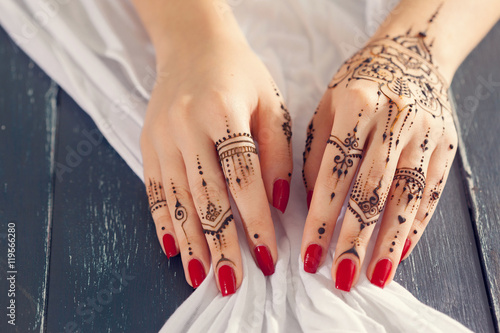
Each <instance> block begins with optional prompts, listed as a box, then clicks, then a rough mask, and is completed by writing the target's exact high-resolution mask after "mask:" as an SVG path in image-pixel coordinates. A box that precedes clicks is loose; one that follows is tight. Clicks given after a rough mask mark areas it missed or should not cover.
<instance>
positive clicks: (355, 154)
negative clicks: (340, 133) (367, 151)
mask: <svg viewBox="0 0 500 333" xmlns="http://www.w3.org/2000/svg"><path fill="white" fill-rule="evenodd" d="M357 131H358V124H356V126H355V127H354V129H353V134H352V135H351V133H347V137H346V138H345V139H344V141H342V140H340V139H339V138H338V137H337V136H335V135H330V138H329V139H328V140H327V142H326V143H327V144H331V145H333V146H334V147H336V148H337V149H338V150H339V151H340V152H339V154H338V155H335V157H334V158H333V162H334V163H335V165H334V166H333V169H332V173H333V174H336V175H337V178H340V177H341V176H342V175H344V177H345V176H347V173H348V171H349V168H351V167H352V166H353V165H354V159H361V157H363V150H362V149H359V148H358V146H359V139H358V137H357V136H356V133H357Z"/></svg>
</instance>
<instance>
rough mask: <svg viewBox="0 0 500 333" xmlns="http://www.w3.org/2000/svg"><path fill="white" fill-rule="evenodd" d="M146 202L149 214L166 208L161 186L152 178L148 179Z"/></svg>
mask: <svg viewBox="0 0 500 333" xmlns="http://www.w3.org/2000/svg"><path fill="white" fill-rule="evenodd" d="M148 201H149V211H150V212H151V214H153V213H154V212H155V211H157V210H158V209H160V208H162V207H167V200H166V199H165V192H164V191H163V185H162V184H161V182H160V181H159V182H156V180H155V179H154V178H149V184H148Z"/></svg>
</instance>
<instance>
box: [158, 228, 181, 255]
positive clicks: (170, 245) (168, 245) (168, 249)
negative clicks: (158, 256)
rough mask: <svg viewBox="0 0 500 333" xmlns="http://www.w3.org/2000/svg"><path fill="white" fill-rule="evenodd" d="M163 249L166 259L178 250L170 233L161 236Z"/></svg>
mask: <svg viewBox="0 0 500 333" xmlns="http://www.w3.org/2000/svg"><path fill="white" fill-rule="evenodd" d="M162 243H163V250H164V251H165V255H166V256H167V259H170V258H171V257H174V256H176V255H177V254H178V253H179V252H178V251H177V247H176V246H175V239H174V237H173V236H172V235H171V234H168V233H167V234H165V235H163V238H162Z"/></svg>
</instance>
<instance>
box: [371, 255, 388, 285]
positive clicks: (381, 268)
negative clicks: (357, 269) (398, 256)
mask: <svg viewBox="0 0 500 333" xmlns="http://www.w3.org/2000/svg"><path fill="white" fill-rule="evenodd" d="M391 271H392V261H391V260H390V259H388V258H384V259H380V260H379V261H378V262H377V264H376V265H375V269H374V270H373V273H372V277H371V279H370V282H371V283H372V284H373V285H375V286H377V287H379V288H382V289H383V288H384V287H385V285H386V283H387V280H388V279H389V276H390V275H391Z"/></svg>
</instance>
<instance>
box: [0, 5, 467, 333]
mask: <svg viewBox="0 0 500 333" xmlns="http://www.w3.org/2000/svg"><path fill="white" fill-rule="evenodd" d="M393 2H394V1H393ZM214 3H215V4H217V2H214ZM228 3H229V4H230V6H231V8H232V9H233V10H234V12H235V14H236V17H237V19H238V21H239V23H240V25H241V27H242V29H243V31H244V33H245V35H246V36H247V38H248V40H249V43H250V44H251V46H252V47H253V49H254V50H255V52H256V53H257V54H258V55H259V56H260V57H261V58H262V60H263V61H264V63H265V64H266V65H267V66H268V68H269V69H270V71H271V74H272V75H273V77H274V78H275V80H276V82H277V84H278V86H279V87H280V89H281V90H282V92H283V94H284V96H285V97H286V102H287V104H288V107H289V109H290V111H291V115H292V118H293V130H294V136H293V145H294V156H295V160H294V163H295V166H296V169H295V170H296V172H295V173H294V175H293V178H292V186H291V197H290V203H289V205H288V210H287V212H286V214H284V215H279V214H277V213H276V212H275V211H273V219H274V221H275V225H276V231H277V232H276V234H277V240H278V246H279V260H278V263H277V266H276V273H275V274H274V275H273V276H271V277H270V278H265V277H264V276H263V275H262V274H261V272H260V271H259V269H258V268H257V267H256V265H255V263H254V261H253V259H252V256H251V255H250V252H249V249H248V247H247V245H246V242H245V238H244V237H243V235H242V231H241V228H240V230H239V232H240V240H241V241H240V244H242V255H243V265H244V272H245V277H244V279H243V284H242V286H241V288H240V289H239V290H238V291H237V293H236V294H235V295H233V296H231V297H225V298H223V297H222V296H221V295H220V293H218V291H217V287H216V285H215V282H214V279H213V273H212V271H211V272H210V273H209V275H208V277H207V279H206V280H205V282H204V283H203V284H202V285H201V286H200V287H199V288H198V289H197V290H196V291H195V292H194V293H193V294H192V296H190V297H189V298H188V299H187V300H186V301H185V302H184V303H183V304H182V305H181V307H180V308H179V309H178V310H177V311H176V312H175V313H174V314H173V315H172V316H171V318H170V319H169V320H168V321H167V322H166V324H165V326H164V327H163V328H162V330H161V332H184V331H186V332H222V331H228V332H251V331H252V332H260V331H262V332H287V333H289V332H300V331H305V332H327V331H328V332H401V331H404V332H420V331H425V332H468V330H467V329H466V328H465V327H463V326H462V325H460V324H459V323H457V322H456V321H454V320H452V319H450V318H449V317H447V316H445V315H444V314H441V313H439V312H437V311H435V310H433V309H431V308H430V307H428V306H426V305H424V304H422V303H420V302H419V301H418V300H417V299H415V298H414V297H413V296H412V295H411V294H410V293H409V292H407V291H406V290H405V289H404V288H403V287H401V286H400V285H398V284H397V283H395V282H393V283H391V284H390V285H389V286H387V287H386V288H385V289H384V290H381V289H379V288H377V287H375V286H373V285H371V284H370V283H369V282H368V281H367V279H366V277H365V275H364V273H363V274H361V279H360V282H359V284H358V285H357V286H356V287H355V288H353V290H352V291H351V292H350V293H345V292H340V291H337V290H336V289H335V288H334V286H333V284H332V279H331V276H330V267H331V263H332V255H333V249H334V247H335V244H332V246H331V247H330V250H329V254H328V256H327V260H326V263H325V264H324V265H323V266H322V267H321V268H320V270H319V272H318V273H317V274H315V275H311V274H307V273H305V272H304V271H303V269H302V264H301V259H300V241H301V235H302V229H303V224H304V221H305V217H306V211H307V209H306V204H305V193H304V189H303V186H302V184H301V179H300V172H298V171H297V170H299V169H300V166H301V163H302V161H301V156H302V149H303V143H304V141H305V128H306V124H307V123H308V120H309V118H310V116H311V113H312V110H314V108H315V106H316V103H317V102H318V101H319V99H320V97H321V95H322V93H323V91H324V89H325V87H326V84H327V82H328V80H329V78H330V77H331V76H332V75H333V72H334V71H335V70H336V68H337V67H338V66H339V65H340V64H341V62H342V61H343V60H345V59H346V58H347V57H348V56H349V55H350V54H352V53H353V52H354V51H356V50H357V49H358V48H360V47H361V46H362V45H363V44H364V42H365V40H366V39H367V38H368V36H369V35H370V34H371V33H372V32H373V31H374V29H376V28H377V26H378V25H379V24H380V23H381V22H382V20H383V19H384V17H385V16H386V15H387V14H388V13H389V11H390V9H391V7H392V5H393V4H391V3H389V1H383V0H378V1H377V0H373V1H368V2H365V1H364V0H356V1H353V0H351V1H345V0H344V1H342V0H338V1H337V0H336V1H334V0H316V1H311V0H228ZM217 8H218V10H222V11H223V10H225V8H224V7H222V6H217ZM0 23H1V24H2V26H3V27H4V29H6V30H7V32H8V33H9V34H10V36H11V37H13V39H14V40H15V41H16V43H18V44H19V45H20V46H21V48H22V49H23V50H24V51H25V52H26V53H27V54H28V55H29V56H30V57H31V58H33V59H34V60H35V61H36V62H37V63H38V65H39V66H40V67H42V69H44V70H45V71H46V72H47V73H48V75H49V76H51V77H52V78H53V79H54V80H55V81H57V82H58V84H59V85H60V86H61V87H62V88H63V89H64V90H66V91H67V92H68V93H69V94H70V95H71V96H72V97H73V99H75V101H76V102H77V103H78V104H79V105H80V106H81V107H82V108H83V109H84V110H85V111H86V112H87V113H88V114H89V115H90V116H91V117H92V118H93V120H94V121H95V123H96V124H97V126H98V127H99V129H100V130H101V131H102V133H103V134H104V136H105V137H106V138H107V140H108V141H109V142H110V144H111V145H112V146H113V147H114V148H115V149H116V150H117V151H118V153H120V155H121V156H122V157H123V158H124V160H125V161H126V162H127V163H128V164H129V165H130V167H131V168H132V169H133V171H134V172H135V173H136V174H137V175H138V176H139V177H141V179H142V177H143V174H142V163H141V155H140V150H139V134H140V130H141V126H142V123H143V118H144V114H145V109H146V105H147V100H148V98H149V94H150V91H151V89H152V86H153V83H154V79H155V73H154V68H155V65H154V53H153V49H152V47H151V44H150V42H149V40H148V38H147V36H146V34H145V32H144V30H143V28H142V27H141V24H140V21H139V19H138V17H137V16H136V14H135V12H134V9H133V7H132V5H131V4H130V3H129V2H128V1H104V0H102V1H98V0H75V1H69V0H45V1H40V0H22V1H21V0H3V1H1V2H0ZM284 226H286V228H285V227H284ZM337 234H338V228H337V231H336V235H337ZM336 235H335V236H334V239H336ZM374 238H375V237H373V238H372V239H374ZM371 246H373V242H372V244H371ZM364 269H366V267H364Z"/></svg>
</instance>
